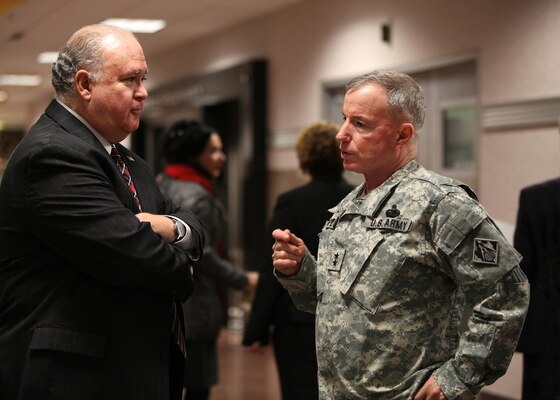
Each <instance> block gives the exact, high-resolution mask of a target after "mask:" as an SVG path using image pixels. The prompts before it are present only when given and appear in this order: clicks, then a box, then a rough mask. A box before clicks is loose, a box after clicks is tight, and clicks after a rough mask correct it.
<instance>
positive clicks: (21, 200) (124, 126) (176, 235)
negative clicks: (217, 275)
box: [0, 25, 204, 400]
mask: <svg viewBox="0 0 560 400" xmlns="http://www.w3.org/2000/svg"><path fill="white" fill-rule="evenodd" d="M147 69H148V67H147V64H146V61H145V58H144V53H143V50H142V47H141V46H140V44H139V43H138V41H137V40H136V39H135V37H134V36H133V35H132V34H131V33H129V32H127V31H123V30H119V29H116V28H111V27H108V26H101V25H93V26H87V27H84V28H82V29H80V30H78V31H77V32H76V33H75V34H74V35H73V36H72V37H71V38H70V39H69V41H68V42H67V44H66V46H65V47H64V48H63V50H62V51H61V53H60V55H59V57H58V60H57V61H56V62H55V63H54V64H53V86H54V88H55V91H56V99H55V100H53V101H52V102H51V104H50V105H49V106H48V107H47V109H46V110H45V113H44V114H43V115H42V116H41V117H40V119H39V120H38V122H37V123H36V124H35V125H34V126H33V127H32V128H31V130H30V131H29V133H28V134H27V135H26V136H25V137H24V138H23V140H22V142H21V143H20V145H19V146H18V148H17V149H16V150H15V152H14V153H13V155H12V157H11V159H10V162H9V163H8V166H7V168H6V172H5V175H4V178H3V181H2V184H1V186H0V360H1V361H0V398H2V399H39V398H41V399H42V398H49V399H96V400H99V399H105V400H109V399H135V400H138V399H146V400H148V399H149V400H153V399H168V398H176V399H177V398H180V393H181V383H182V380H181V379H182V368H183V365H184V354H182V353H183V351H182V350H184V349H182V348H181V346H182V345H183V344H184V342H183V339H184V338H183V334H182V331H181V328H182V327H181V325H180V322H181V321H180V317H181V316H182V312H178V311H180V309H179V310H178V309H177V307H180V304H177V301H178V302H181V301H184V300H185V299H186V298H187V297H188V296H189V294H190V293H191V291H192V285H193V283H192V277H191V273H190V267H189V264H190V263H191V262H192V261H193V260H196V259H197V258H198V257H199V254H200V253H201V250H202V245H203V241H204V237H203V234H202V233H201V232H202V231H201V227H200V225H199V223H198V221H197V220H196V218H195V217H194V216H193V215H192V214H191V213H190V212H188V211H185V210H180V209H178V208H177V207H175V206H174V205H173V204H172V203H171V201H169V199H167V198H166V197H164V196H163V195H162V194H161V192H160V191H159V189H158V187H157V185H156V182H155V179H154V177H153V175H152V172H151V170H150V168H149V166H148V165H147V164H146V163H145V162H144V161H143V160H142V159H140V158H139V157H138V156H136V155H135V154H133V153H132V152H130V151H129V150H127V149H126V148H125V147H123V146H121V145H120V144H119V142H120V141H122V140H123V139H125V138H126V137H127V136H128V135H129V134H130V133H131V132H133V131H134V130H135V129H137V127H138V124H139V120H140V112H141V110H142V105H143V103H144V100H145V99H146V98H147V92H146V89H145V88H144V85H143V81H144V79H145V76H146V73H147ZM111 154H112V155H111ZM176 378H177V379H176Z"/></svg>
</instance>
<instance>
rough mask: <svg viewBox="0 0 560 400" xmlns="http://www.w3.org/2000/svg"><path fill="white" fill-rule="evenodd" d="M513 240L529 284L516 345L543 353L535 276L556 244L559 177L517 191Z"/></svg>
mask: <svg viewBox="0 0 560 400" xmlns="http://www.w3.org/2000/svg"><path fill="white" fill-rule="evenodd" d="M513 242H514V246H515V248H516V249H517V250H518V251H519V252H520V253H521V255H522V256H523V260H522V261H521V267H522V268H523V272H525V275H527V279H528V280H529V283H530V284H531V299H530V303H529V311H528V313H527V318H526V320H525V325H524V326H523V331H522V333H521V337H520V339H519V342H518V345H517V348H518V351H522V352H526V353H537V352H541V351H545V352H546V351H548V344H546V343H544V342H543V337H542V334H543V326H544V325H545V324H546V320H547V318H548V316H547V315H546V314H545V312H544V311H545V304H546V301H545V299H544V295H543V291H542V286H541V284H540V283H539V279H540V274H541V272H542V267H543V265H544V263H545V261H546V259H547V258H548V257H550V255H551V251H552V250H553V249H554V248H555V247H557V246H559V245H560V179H554V180H550V181H547V182H543V183H539V184H537V185H533V186H530V187H527V188H525V189H523V190H522V191H521V194H520V196H519V209H518V213H517V223H516V228H515V234H514V240H513Z"/></svg>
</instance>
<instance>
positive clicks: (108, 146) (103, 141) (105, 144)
mask: <svg viewBox="0 0 560 400" xmlns="http://www.w3.org/2000/svg"><path fill="white" fill-rule="evenodd" d="M55 100H56V101H57V102H58V104H60V105H61V106H62V107H64V108H65V109H66V110H68V112H69V113H70V114H72V115H73V116H74V117H76V118H78V119H79V120H80V122H81V123H82V124H84V125H85V126H86V127H87V128H88V129H89V130H90V131H91V133H93V136H95V137H96V138H97V140H99V142H100V143H101V144H102V145H103V147H105V150H107V153H109V154H111V147H112V145H111V143H109V141H108V140H107V139H105V138H104V137H103V136H101V134H100V133H99V132H97V131H96V130H95V129H93V127H92V126H91V125H90V124H88V123H87V121H86V120H85V119H83V118H82V116H81V115H80V114H78V113H77V112H76V111H74V110H72V109H71V108H70V107H68V106H67V105H66V104H64V103H63V102H62V101H60V100H59V99H55Z"/></svg>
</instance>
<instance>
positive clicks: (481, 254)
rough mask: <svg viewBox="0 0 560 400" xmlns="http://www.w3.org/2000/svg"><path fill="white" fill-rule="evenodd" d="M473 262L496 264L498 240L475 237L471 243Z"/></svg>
mask: <svg viewBox="0 0 560 400" xmlns="http://www.w3.org/2000/svg"><path fill="white" fill-rule="evenodd" d="M473 262H476V263H482V264H492V265H496V264H498V242H497V241H496V240H491V239H481V238H475V239H474V245H473Z"/></svg>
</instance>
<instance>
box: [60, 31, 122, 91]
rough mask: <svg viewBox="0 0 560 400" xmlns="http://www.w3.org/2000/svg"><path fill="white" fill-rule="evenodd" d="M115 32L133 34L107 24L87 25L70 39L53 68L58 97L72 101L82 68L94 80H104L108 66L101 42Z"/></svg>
mask: <svg viewBox="0 0 560 400" xmlns="http://www.w3.org/2000/svg"><path fill="white" fill-rule="evenodd" d="M114 32H126V33H128V34H131V33H130V32H128V31H125V30H123V29H119V28H115V27H111V26H107V25H88V26H85V27H83V28H81V29H79V30H78V31H77V32H75V33H74V34H73V35H72V36H71V37H70V39H68V41H67V42H66V44H65V46H64V47H63V48H62V50H61V51H60V53H59V55H58V58H57V60H56V61H55V62H54V63H53V64H52V69H51V73H52V78H51V82H52V86H53V88H54V90H55V92H56V95H57V96H59V97H62V98H65V97H66V98H73V96H74V90H73V89H74V79H75V76H76V72H78V71H79V70H81V69H83V70H86V71H88V72H89V73H90V74H91V77H92V79H93V80H98V79H100V78H101V76H102V68H103V66H104V64H105V59H104V57H103V43H102V42H103V41H102V39H103V38H104V37H106V36H107V35H108V34H110V33H114Z"/></svg>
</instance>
